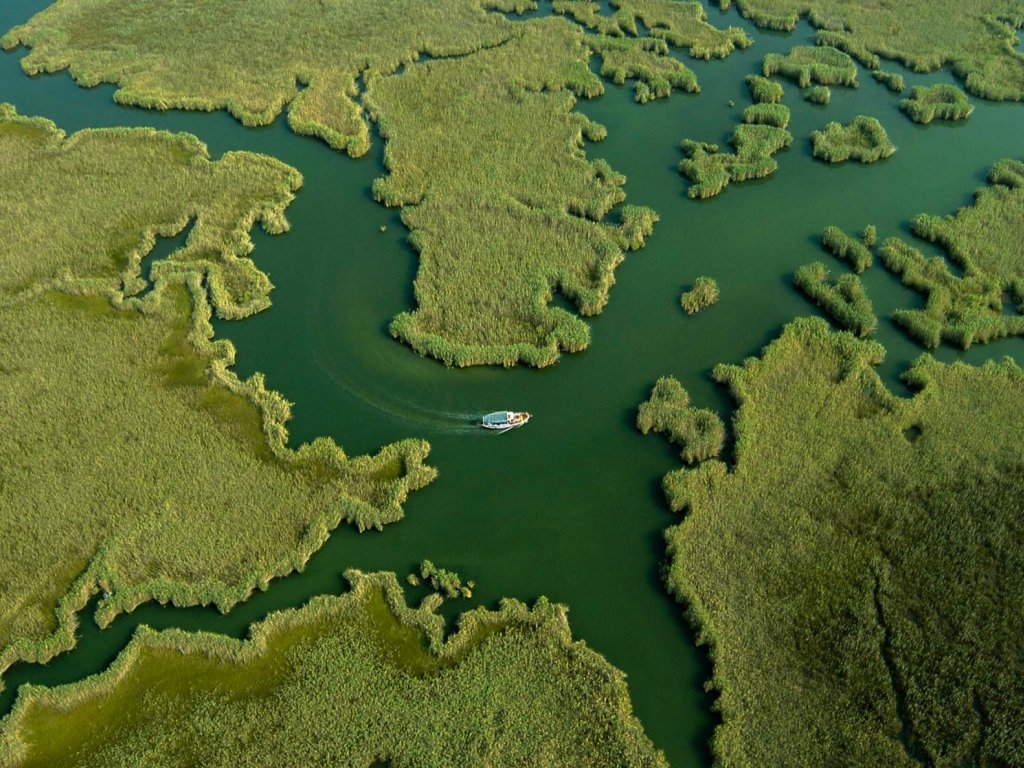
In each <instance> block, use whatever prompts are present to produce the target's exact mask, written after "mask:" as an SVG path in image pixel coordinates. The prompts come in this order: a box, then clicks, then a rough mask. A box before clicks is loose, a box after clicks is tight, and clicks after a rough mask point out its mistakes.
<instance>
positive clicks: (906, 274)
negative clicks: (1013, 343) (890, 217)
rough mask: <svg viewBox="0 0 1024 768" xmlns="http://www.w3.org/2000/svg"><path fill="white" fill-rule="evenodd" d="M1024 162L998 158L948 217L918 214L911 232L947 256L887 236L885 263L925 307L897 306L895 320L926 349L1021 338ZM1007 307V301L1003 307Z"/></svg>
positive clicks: (1023, 318)
mask: <svg viewBox="0 0 1024 768" xmlns="http://www.w3.org/2000/svg"><path fill="white" fill-rule="evenodd" d="M1022 228H1024V163H1021V162H1019V161H1017V160H1002V161H1000V162H998V163H996V165H995V166H993V168H992V170H991V171H990V173H989V186H987V187H984V188H982V189H979V190H978V191H977V192H976V193H975V196H974V202H973V203H972V204H971V205H968V206H964V207H963V208H961V209H960V210H958V211H957V212H956V213H955V214H954V215H953V216H944V217H943V216H926V215H921V216H918V217H917V218H916V219H915V220H914V222H913V231H914V234H915V235H917V236H918V237H920V238H922V239H924V240H928V241H930V242H933V243H935V244H937V245H939V246H940V247H941V248H942V249H943V250H944V251H945V254H946V257H947V258H948V259H949V260H950V261H951V262H952V263H953V264H955V265H956V266H957V267H959V268H960V270H961V272H962V274H961V275H959V276H958V275H954V274H953V273H952V272H951V271H950V269H949V266H948V265H947V263H946V260H945V259H943V258H941V257H934V258H930V259H929V258H926V257H925V256H924V255H923V254H922V253H921V252H920V251H919V250H918V249H916V248H914V247H913V246H911V245H908V244H907V243H905V242H903V241H901V240H897V239H895V238H890V239H889V240H886V241H885V243H883V245H882V248H881V249H880V251H879V255H880V257H881V258H882V263H883V264H885V266H886V268H888V269H889V270H891V271H892V272H894V273H895V274H896V275H898V276H899V277H900V278H901V279H902V281H903V283H904V284H905V285H906V286H907V287H909V288H912V289H914V290H915V291H917V292H919V293H921V294H923V295H924V296H925V297H926V306H925V308H924V309H919V310H918V309H915V310H900V311H898V312H897V313H895V314H894V316H893V319H894V320H896V322H897V323H898V324H900V325H901V326H903V327H904V328H905V329H906V330H907V332H908V333H909V334H910V335H911V336H913V337H914V338H915V339H916V340H917V341H919V342H920V343H921V344H923V345H924V346H926V347H928V348H930V349H934V348H935V347H937V346H938V345H939V344H940V343H941V342H943V341H945V342H948V343H950V344H955V345H957V346H960V347H962V348H964V349H966V348H968V347H970V346H971V345H972V344H975V343H985V342H988V341H992V340H994V339H1000V338H1003V337H1005V336H1020V335H1024V315H1022V314H1021V312H1022V311H1024V241H1022V239H1021V237H1020V233H1021V231H1022ZM1006 305H1010V306H1006Z"/></svg>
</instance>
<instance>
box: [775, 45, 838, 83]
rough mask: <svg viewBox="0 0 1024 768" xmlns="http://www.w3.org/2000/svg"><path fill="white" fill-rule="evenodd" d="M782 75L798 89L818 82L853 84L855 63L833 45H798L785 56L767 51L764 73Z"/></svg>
mask: <svg viewBox="0 0 1024 768" xmlns="http://www.w3.org/2000/svg"><path fill="white" fill-rule="evenodd" d="M772 75H782V76H783V77H786V78H789V79H790V80H793V81H794V82H796V83H797V85H799V86H800V87H801V88H807V87H808V86H810V85H812V84H814V83H817V84H818V85H845V86H847V87H848V88H856V87H857V65H856V64H854V63H853V59H851V58H850V57H849V56H847V55H846V54H845V53H843V52H842V51H840V50H838V49H836V48H829V47H826V46H814V45H798V46H796V47H795V48H793V50H791V51H790V52H789V53H787V54H786V55H785V56H783V55H782V54H780V53H769V54H768V55H766V56H765V57H764V76H765V77H771V76H772Z"/></svg>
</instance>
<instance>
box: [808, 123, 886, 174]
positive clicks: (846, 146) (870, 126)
mask: <svg viewBox="0 0 1024 768" xmlns="http://www.w3.org/2000/svg"><path fill="white" fill-rule="evenodd" d="M811 145H812V147H813V151H814V156H815V157H816V158H818V159H819V160H824V161H826V162H828V163H844V162H846V161H847V160H859V161H860V162H862V163H874V162H877V161H879V160H882V159H884V158H886V157H889V155H891V154H892V153H893V152H895V151H896V147H895V146H893V143H892V142H891V141H889V135H888V134H887V133H886V132H885V128H883V127H882V124H881V123H880V122H878V120H876V119H875V118H873V117H866V116H864V115H857V117H855V118H853V122H851V123H850V124H849V125H843V124H841V123H834V122H833V123H829V124H828V125H827V126H825V130H824V131H814V132H813V133H812V134H811Z"/></svg>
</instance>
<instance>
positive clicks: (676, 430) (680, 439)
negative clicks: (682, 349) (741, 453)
mask: <svg viewBox="0 0 1024 768" xmlns="http://www.w3.org/2000/svg"><path fill="white" fill-rule="evenodd" d="M636 426H637V429H639V430H640V431H641V432H643V433H644V434H645V435H646V434H649V433H651V432H656V433H659V434H662V435H665V437H666V439H668V440H669V442H671V443H674V444H675V445H677V446H678V447H679V449H680V451H681V453H680V456H681V457H682V459H683V461H684V462H686V463H687V464H693V463H695V462H699V461H706V460H707V459H713V458H715V457H716V456H718V455H719V453H721V451H722V446H723V445H724V443H725V425H724V424H722V420H721V419H720V418H718V415H717V414H716V413H715V412H714V411H709V410H707V409H703V408H693V407H691V406H690V395H689V393H688V392H687V391H686V390H685V389H684V388H683V385H682V384H680V383H679V381H678V380H676V379H674V378H673V377H671V376H663V377H662V378H660V379H658V381H657V383H656V384H655V385H654V389H653V390H651V396H650V398H648V399H647V401H646V402H644V403H643V404H642V405H641V406H640V410H639V411H638V412H637V416H636Z"/></svg>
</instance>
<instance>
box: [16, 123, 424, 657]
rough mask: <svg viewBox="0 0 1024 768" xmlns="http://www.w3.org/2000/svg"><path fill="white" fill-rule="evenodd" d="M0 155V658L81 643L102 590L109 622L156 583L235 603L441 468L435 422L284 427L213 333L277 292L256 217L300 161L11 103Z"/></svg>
mask: <svg viewBox="0 0 1024 768" xmlns="http://www.w3.org/2000/svg"><path fill="white" fill-rule="evenodd" d="M0 172H2V174H3V177H4V178H6V179H11V180H17V182H16V183H14V182H13V181H12V183H10V184H6V185H4V186H3V187H2V188H0V208H2V209H4V210H9V211H14V210H20V211H22V213H21V214H19V215H17V216H12V217H8V218H7V219H6V220H5V221H6V230H5V236H4V238H3V239H2V240H0V400H2V402H3V409H4V416H5V424H6V428H5V429H4V430H3V432H2V434H0V466H3V467H4V471H3V482H2V483H0V510H2V512H0V538H2V539H3V541H4V542H5V555H4V558H3V562H2V563H0V582H2V583H3V590H0V673H2V671H3V670H5V669H6V668H7V667H8V666H9V665H10V664H12V663H13V662H14V661H16V660H19V659H24V660H28V661H35V662H41V661H46V660H47V659H49V658H50V657H51V656H53V655H54V654H55V653H57V652H59V651H62V650H65V649H67V648H69V647H71V645H73V643H74V639H75V634H74V631H75V625H76V619H75V618H74V614H75V612H76V611H78V610H80V609H82V608H83V607H84V606H85V605H86V603H87V602H88V601H89V599H90V597H91V596H92V595H95V594H96V593H98V592H102V593H103V597H102V599H101V601H100V603H99V608H98V613H97V616H96V618H97V620H98V621H99V622H100V624H101V625H105V624H106V623H108V622H109V621H110V620H111V619H112V618H113V617H114V616H116V615H117V614H118V613H120V612H123V611H129V610H131V609H133V608H134V607H135V606H137V605H139V604H140V603H142V602H145V601H149V600H157V601H160V602H173V603H174V604H177V605H196V604H204V605H215V606H217V607H218V608H219V609H221V610H228V609H229V608H231V607H232V606H233V605H235V604H236V603H237V602H239V601H240V600H244V599H245V598H246V597H247V596H248V595H249V594H251V592H252V591H253V590H255V589H265V588H266V587H267V585H268V584H269V582H270V581H271V580H272V579H273V578H276V577H278V576H283V575H285V574H288V573H291V572H292V571H294V570H296V569H300V568H302V566H303V565H304V564H305V562H306V560H307V559H308V558H309V556H310V555H311V554H312V553H313V552H314V551H316V550H317V549H318V548H319V547H320V546H321V545H322V544H323V543H324V541H325V540H326V538H327V536H328V535H329V533H330V531H331V530H333V529H334V528H335V527H337V526H338V525H339V524H340V523H342V522H349V523H351V524H353V525H355V526H356V527H358V528H360V529H365V528H380V527H382V526H383V525H386V524H388V523H391V522H394V521H396V520H398V519H400V518H401V517H402V515H403V510H402V505H403V503H404V501H405V499H406V496H407V494H408V493H409V492H410V491H412V490H415V489H417V488H419V487H422V486H423V485H425V484H426V483H427V482H429V481H430V480H431V479H432V478H433V477H434V470H433V469H432V468H430V467H427V466H426V465H424V463H423V460H424V458H425V457H426V454H427V451H428V448H429V447H428V445H427V444H426V443H425V442H422V441H416V440H408V441H404V442H401V443H396V444H394V445H391V446H388V447H386V448H384V449H383V450H382V451H381V452H380V453H379V454H377V455H376V456H361V457H349V456H347V455H346V454H345V452H344V451H343V450H342V449H341V448H340V447H339V446H338V445H336V444H335V443H334V442H333V441H331V440H329V439H326V438H321V439H318V440H315V441H314V442H312V443H309V444H306V445H303V446H300V447H299V448H297V449H292V448H290V447H288V445H287V441H288V433H287V429H286V426H285V425H286V424H287V422H288V420H289V418H290V406H289V404H288V403H287V402H286V401H285V400H284V398H282V397H281V396H280V395H279V394H278V393H276V392H273V391H271V390H268V389H267V388H266V386H265V383H264V380H263V378H262V376H259V375H256V376H253V377H252V378H250V379H248V380H245V381H242V380H240V379H239V378H238V377H237V376H236V375H235V374H234V373H233V372H232V370H231V366H232V364H233V363H234V349H233V347H232V346H231V344H230V343H229V342H227V341H224V340H217V341H215V340H213V339H212V336H213V329H212V327H211V325H210V318H211V315H212V313H213V312H216V313H217V314H218V315H220V316H221V317H224V318H237V317H244V316H246V315H248V314H251V313H253V312H256V311H259V310H260V309H262V308H264V307H266V306H267V305H268V304H269V298H268V294H269V291H270V288H271V285H270V281H269V280H268V279H267V276H266V275H265V274H263V273H262V272H260V271H259V270H258V269H256V267H255V266H254V264H253V262H252V261H251V260H250V259H249V258H248V256H249V253H250V251H251V250H252V242H251V240H250V238H249V231H250V229H251V228H252V227H253V226H254V225H255V224H256V223H257V222H259V223H261V224H262V225H263V227H264V228H265V229H267V230H268V231H269V232H271V233H280V232H283V231H284V230H285V229H286V228H287V221H286V220H285V218H284V210H285V208H286V207H287V205H288V204H289V202H290V201H291V199H292V194H293V193H294V191H295V190H296V189H297V188H298V187H299V185H300V184H301V177H300V176H299V174H298V173H297V172H296V171H294V170H293V169H291V168H289V167H288V166H285V165H283V164H281V163H279V162H277V161H275V160H272V159H270V158H267V157H264V156H261V155H254V154H250V153H228V154H226V155H224V156H223V157H222V158H221V159H219V160H217V161H212V160H211V159H210V158H209V155H208V154H207V151H206V147H205V146H204V145H203V144H201V143H200V142H199V141H198V140H197V139H196V138H194V137H192V136H188V135H184V134H179V135H171V134H167V133H161V132H157V131H153V130H145V129H139V130H127V129H113V130H110V129H107V130H89V131H82V132H80V133H78V134H75V135H74V136H72V137H70V138H65V136H64V134H63V133H62V132H61V131H59V130H58V129H57V128H56V126H54V124H53V123H51V122H49V121H47V120H42V119H38V118H35V119H31V118H24V117H20V116H18V115H16V113H15V112H14V110H13V108H11V107H9V106H7V105H0ZM97 179H102V180H103V184H102V185H97V183H96V180H97ZM190 220H192V221H193V222H194V223H193V224H192V227H191V230H190V231H189V235H188V237H187V240H186V241H185V245H184V246H183V247H182V248H180V249H179V250H177V251H175V252H174V253H172V254H171V255H170V256H168V257H166V258H165V259H161V260H159V261H157V262H155V263H153V264H152V265H151V268H150V279H149V280H146V279H143V277H142V275H141V270H140V264H141V261H142V258H143V257H144V256H146V254H148V253H149V252H150V250H151V249H152V248H153V245H154V241H155V238H156V236H157V235H162V236H171V235H175V234H177V233H179V232H182V231H184V230H185V228H186V227H187V226H188V225H189V222H190Z"/></svg>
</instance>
